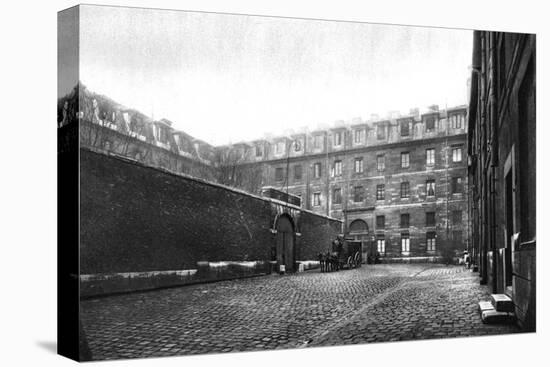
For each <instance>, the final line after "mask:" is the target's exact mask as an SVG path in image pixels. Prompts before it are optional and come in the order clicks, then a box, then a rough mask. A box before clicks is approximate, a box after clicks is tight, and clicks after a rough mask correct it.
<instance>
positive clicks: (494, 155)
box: [489, 32, 499, 293]
mask: <svg viewBox="0 0 550 367" xmlns="http://www.w3.org/2000/svg"><path fill="white" fill-rule="evenodd" d="M489 37H490V39H491V48H490V49H489V52H490V56H489V57H490V58H491V60H492V62H491V70H490V71H489V72H490V75H491V78H492V81H493V83H491V92H490V95H489V103H490V106H491V116H490V123H491V127H492V129H491V177H492V179H491V182H490V185H491V186H490V193H491V202H490V204H491V248H492V251H493V269H492V270H493V271H492V273H493V293H497V292H498V289H497V284H498V281H497V277H498V271H497V270H498V269H499V264H498V263H497V259H498V254H497V250H498V249H497V241H496V235H497V228H498V225H497V223H496V220H497V218H496V211H497V206H496V200H497V181H498V179H497V176H496V175H497V173H498V115H497V114H498V111H497V98H496V89H495V87H494V82H495V81H496V67H495V62H496V47H495V44H496V33H495V32H489Z"/></svg>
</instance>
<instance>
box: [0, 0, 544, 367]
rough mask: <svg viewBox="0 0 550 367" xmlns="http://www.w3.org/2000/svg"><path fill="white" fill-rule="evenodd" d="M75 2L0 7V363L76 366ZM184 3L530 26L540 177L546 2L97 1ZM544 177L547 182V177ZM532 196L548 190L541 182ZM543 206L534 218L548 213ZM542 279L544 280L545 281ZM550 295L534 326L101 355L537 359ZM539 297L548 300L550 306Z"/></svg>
mask: <svg viewBox="0 0 550 367" xmlns="http://www.w3.org/2000/svg"><path fill="white" fill-rule="evenodd" d="M75 3H76V2H74V1H65V0H63V1H62V0H57V1H50V2H46V1H44V2H38V1H24V2H17V1H9V2H5V3H4V4H3V6H2V12H1V13H2V21H1V22H0V27H1V32H0V34H1V35H2V58H1V61H0V62H1V64H2V67H1V68H0V70H1V73H2V77H1V78H0V80H1V84H0V85H1V88H0V91H1V93H2V98H1V99H0V100H2V101H3V103H2V112H3V116H2V117H3V119H2V120H3V127H4V128H3V129H2V131H3V133H4V135H3V143H2V144H1V145H0V149H1V150H2V154H1V155H0V157H2V180H1V185H2V193H3V194H4V195H2V198H3V200H2V206H1V207H2V209H3V210H2V214H3V215H2V219H3V220H2V226H1V228H2V237H0V238H1V239H2V250H3V251H2V257H1V258H2V260H3V261H2V265H3V266H2V275H3V277H2V285H3V287H2V291H3V292H2V302H1V307H2V309H1V315H2V324H1V325H2V327H1V328H0V335H1V338H2V339H1V343H2V344H1V345H2V353H1V354H0V362H1V363H2V365H40V366H50V365H61V366H65V365H74V362H72V361H69V360H67V359H64V358H62V357H59V356H57V355H56V354H54V353H53V352H52V346H53V345H54V343H55V339H56V173H55V172H56V128H55V126H56V123H55V116H56V109H55V101H56V90H57V88H56V82H57V78H56V65H57V64H56V54H57V52H56V21H57V16H56V12H57V11H58V10H61V9H64V8H67V7H70V6H73V5H75ZM101 3H102V4H106V5H108V4H115V5H131V6H143V7H155V8H170V9H182V10H203V11H215V12H230V13H242V14H260V15H282V16H292V17H306V18H320V19H337V20H354V21H366V22H369V21H370V22H377V23H394V24H409V25H429V26H446V27H460V28H477V29H491V30H506V31H520V32H521V31H523V32H535V33H537V34H538V36H537V48H538V49H537V58H538V60H537V66H538V70H537V97H538V101H539V103H538V104H537V106H538V111H537V118H538V121H539V123H538V126H537V129H538V131H537V136H538V139H537V140H538V144H537V145H538V148H539V149H538V152H537V156H538V160H539V164H538V165H539V170H538V178H539V179H538V181H539V185H538V186H539V187H541V185H540V183H542V182H547V180H546V179H547V178H548V176H547V175H548V173H547V172H548V171H549V170H547V169H544V166H542V169H540V168H541V165H544V158H545V157H547V156H548V154H547V153H549V152H548V151H547V149H549V148H548V146H550V145H549V144H546V146H545V147H543V146H541V143H544V142H545V140H543V139H542V137H546V136H550V135H549V134H550V131H549V127H548V126H549V124H547V123H546V124H542V123H541V122H542V121H547V119H546V113H545V111H544V110H543V106H542V103H541V101H546V100H548V98H547V97H548V96H546V95H545V89H546V86H547V85H548V77H547V74H548V73H546V70H545V68H546V67H547V65H550V62H549V61H548V60H545V59H544V58H545V54H546V52H547V50H548V41H547V40H548V39H550V35H549V33H548V27H549V26H548V24H549V23H550V22H548V19H547V14H548V10H547V9H545V6H544V5H545V2H544V1H533V0H522V1H503V0H501V1H483V2H481V1H479V0H478V1H474V0H456V1H453V2H445V1H441V0H440V1H427V0H415V1H407V0H402V1H392V0H385V1H370V2H368V1H348V0H339V1H337V2H334V1H332V2H329V1H300V2H298V1H297V0H276V1H275V0H273V1H257V0H256V1H253V0H232V1H223V0H194V1H191V0H189V1H188V0H180V1H168V0H156V1H152V0H148V1H146V0H134V1H127V0H126V1H124V0H120V1H101ZM543 180H544V181H543ZM537 194H538V203H537V204H538V207H539V208H543V207H548V204H549V203H548V199H547V197H546V195H544V196H543V192H542V190H538V192H537ZM543 214H544V213H542V210H539V223H544V222H543V221H544V219H546V218H547V216H543V217H541V215H543ZM538 228H539V235H538V238H539V241H538V242H539V246H538V248H537V252H538V254H537V256H538V264H539V266H538V269H537V270H538V289H539V290H541V289H543V284H544V283H545V281H546V274H547V272H546V271H545V269H544V267H543V266H540V265H541V259H542V258H544V257H545V254H544V253H545V252H546V251H545V250H544V248H545V245H546V243H547V241H546V237H547V236H546V235H545V234H544V233H543V227H542V226H541V225H538ZM546 289H548V288H547V287H546ZM546 299H547V295H546V294H543V293H541V292H540V291H539V293H538V300H539V304H538V307H537V308H538V330H539V331H538V333H537V334H536V335H533V334H531V335H519V336H517V335H516V336H502V337H484V338H466V339H445V340H438V341H420V342H399V343H386V344H369V345H360V346H351V347H335V348H315V349H308V350H289V351H277V352H255V353H236V354H235V353H234V354H226V355H210V356H198V357H175V358H162V359H145V360H131V361H119V362H101V366H111V365H113V366H114V365H117V366H126V365H136V366H137V365H154V366H157V365H159V366H176V365H178V366H181V365H182V364H185V365H186V366H189V365H191V366H194V365H201V366H219V365H223V366H237V365H238V366H259V365H262V366H281V365H305V366H312V365H315V366H329V365H342V364H346V365H349V364H352V365H358V366H360V365H384V366H387V365H399V364H401V365H407V366H411V365H413V366H414V365H422V366H432V365H434V366H435V365H437V366H441V365H445V366H464V365H499V366H519V365H542V364H543V363H544V362H543V361H542V358H543V357H544V356H546V355H547V354H548V353H547V352H546V351H547V350H548V345H549V344H548V340H545V339H548V325H547V324H548V322H547V320H548V318H547V317H545V314H544V312H545V311H546V310H545V309H544V308H545V307H544V306H543V304H544V305H546V302H545V300H546ZM546 308H547V307H546Z"/></svg>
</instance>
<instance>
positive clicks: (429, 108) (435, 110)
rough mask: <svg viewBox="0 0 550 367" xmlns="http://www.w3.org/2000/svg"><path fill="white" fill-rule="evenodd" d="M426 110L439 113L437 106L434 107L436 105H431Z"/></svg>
mask: <svg viewBox="0 0 550 367" xmlns="http://www.w3.org/2000/svg"><path fill="white" fill-rule="evenodd" d="M428 110H430V112H438V111H439V106H438V105H436V104H432V105H430V106H428Z"/></svg>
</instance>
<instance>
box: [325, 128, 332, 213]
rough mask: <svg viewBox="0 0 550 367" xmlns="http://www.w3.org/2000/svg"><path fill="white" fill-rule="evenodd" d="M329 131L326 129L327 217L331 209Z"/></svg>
mask: <svg viewBox="0 0 550 367" xmlns="http://www.w3.org/2000/svg"><path fill="white" fill-rule="evenodd" d="M328 143H329V142H328V131H325V152H326V162H327V164H326V175H327V180H326V186H327V190H326V192H327V204H326V208H327V210H326V212H327V217H329V216H330V209H329V204H330V173H331V171H330V161H329V158H328Z"/></svg>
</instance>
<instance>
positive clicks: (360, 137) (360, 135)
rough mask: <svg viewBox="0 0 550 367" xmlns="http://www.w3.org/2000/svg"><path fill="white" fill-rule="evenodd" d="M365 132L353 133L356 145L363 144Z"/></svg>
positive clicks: (357, 131) (356, 131)
mask: <svg viewBox="0 0 550 367" xmlns="http://www.w3.org/2000/svg"><path fill="white" fill-rule="evenodd" d="M364 133H365V130H355V131H354V132H353V142H354V143H355V144H361V143H362V142H363V134H364Z"/></svg>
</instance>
